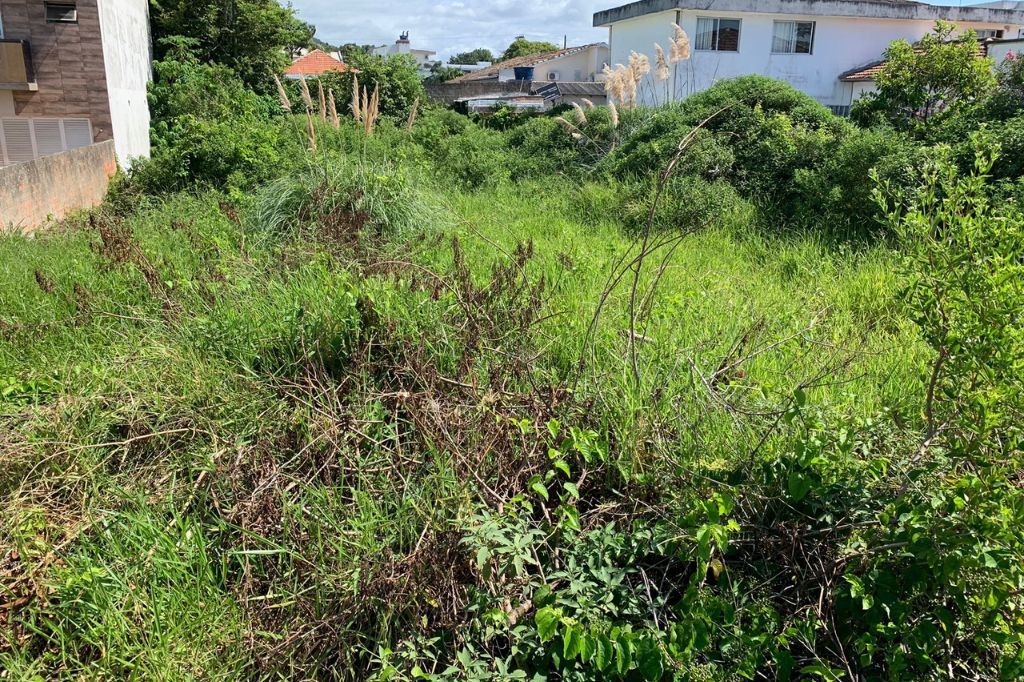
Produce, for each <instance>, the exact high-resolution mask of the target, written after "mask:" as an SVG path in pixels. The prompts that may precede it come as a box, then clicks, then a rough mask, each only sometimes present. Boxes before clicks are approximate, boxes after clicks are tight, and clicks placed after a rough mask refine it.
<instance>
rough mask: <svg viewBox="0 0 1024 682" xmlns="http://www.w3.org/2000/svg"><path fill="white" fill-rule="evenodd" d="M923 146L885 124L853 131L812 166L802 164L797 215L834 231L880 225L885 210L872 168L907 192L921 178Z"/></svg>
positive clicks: (855, 232)
mask: <svg viewBox="0 0 1024 682" xmlns="http://www.w3.org/2000/svg"><path fill="white" fill-rule="evenodd" d="M923 156H924V149H923V148H922V147H920V146H918V145H917V144H915V143H914V142H913V141H912V140H911V139H910V138H909V137H907V136H906V135H904V134H901V133H897V132H895V131H892V130H888V129H885V128H880V129H872V130H861V129H856V130H854V131H851V133H850V134H849V135H847V136H846V137H845V138H843V139H842V140H840V141H839V142H838V144H836V145H834V146H833V147H832V149H831V150H830V153H829V154H827V155H826V156H825V158H824V159H822V161H821V163H819V164H818V165H817V166H816V167H814V168H808V169H798V170H797V173H796V176H795V178H794V180H795V185H796V188H797V191H798V192H799V206H798V208H797V215H798V216H799V218H800V219H801V221H802V222H804V223H806V224H823V225H827V226H828V228H829V229H830V230H831V231H832V232H833V233H835V234H836V235H839V236H843V237H853V236H863V235H864V234H865V233H870V232H871V231H874V230H879V229H881V227H882V226H881V223H880V220H881V218H882V214H881V212H880V210H879V208H878V205H877V203H876V202H875V200H874V198H873V196H872V189H873V187H874V183H872V182H870V181H865V178H870V177H871V173H872V171H874V172H875V173H877V175H878V177H879V178H880V179H881V180H883V181H886V182H889V183H891V184H892V185H893V186H894V187H897V188H900V189H902V190H905V191H908V190H910V189H912V187H913V186H914V185H916V183H917V181H918V179H919V168H920V164H921V161H922V157H923Z"/></svg>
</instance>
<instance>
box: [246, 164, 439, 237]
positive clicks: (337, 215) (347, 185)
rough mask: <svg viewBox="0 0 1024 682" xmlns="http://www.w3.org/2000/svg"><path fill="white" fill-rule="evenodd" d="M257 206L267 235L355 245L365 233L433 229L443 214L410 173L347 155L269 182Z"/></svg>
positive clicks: (257, 217) (257, 198)
mask: <svg viewBox="0 0 1024 682" xmlns="http://www.w3.org/2000/svg"><path fill="white" fill-rule="evenodd" d="M253 204H254V205H253V214H254V218H255V220H256V223H257V224H258V225H259V226H260V228H261V229H263V230H268V231H270V232H272V233H275V234H277V235H278V236H284V235H291V236H293V237H294V236H297V235H300V234H307V235H309V234H312V235H314V236H315V237H316V238H319V239H328V240H330V239H334V240H340V241H351V240H355V239H357V238H358V237H359V236H360V235H361V233H363V232H364V231H366V234H367V235H370V234H373V235H383V234H388V235H391V236H396V235H398V234H400V233H402V232H407V231H409V230H412V229H414V228H423V227H426V226H429V225H431V224H432V223H433V222H434V221H436V217H437V214H438V211H437V209H436V208H435V207H434V206H433V205H432V204H431V203H430V201H429V200H428V199H427V198H426V196H425V193H424V192H423V191H422V190H420V189H418V188H417V187H416V185H415V183H414V182H413V181H412V180H411V179H410V178H409V177H408V174H407V173H405V172H404V171H401V170H398V169H397V168H395V167H394V166H391V165H387V164H383V163H382V164H370V163H355V162H353V161H352V160H351V159H349V158H347V157H345V156H338V157H331V158H328V159H325V160H323V161H318V162H315V163H311V164H310V165H309V166H307V167H306V168H302V169H300V170H298V171H296V172H294V173H293V174H292V175H288V176H284V177H281V178H278V179H277V180H275V181H273V182H270V183H268V184H267V185H266V186H265V187H263V188H261V189H260V191H259V192H258V193H257V194H256V196H255V199H254V202H253Z"/></svg>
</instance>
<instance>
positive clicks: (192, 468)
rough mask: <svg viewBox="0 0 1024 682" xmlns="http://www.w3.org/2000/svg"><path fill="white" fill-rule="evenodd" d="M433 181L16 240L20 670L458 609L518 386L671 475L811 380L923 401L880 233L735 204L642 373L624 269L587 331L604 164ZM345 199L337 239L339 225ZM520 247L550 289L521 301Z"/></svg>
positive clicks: (381, 644) (360, 655)
mask: <svg viewBox="0 0 1024 682" xmlns="http://www.w3.org/2000/svg"><path fill="white" fill-rule="evenodd" d="M420 182H421V181H419V180H414V179H410V178H409V177H407V176H405V175H403V174H402V173H400V172H398V171H395V170H394V169H390V170H389V169H387V168H383V167H370V166H359V165H352V164H351V162H341V165H334V166H328V167H326V168H320V167H314V168H311V169H310V170H309V172H308V173H307V174H305V175H302V176H300V177H298V178H297V179H296V178H292V179H287V180H281V181H279V182H277V183H272V184H270V185H269V186H268V187H267V188H265V189H264V190H263V191H262V192H261V193H260V194H259V196H258V197H256V199H255V200H254V201H253V203H252V205H251V206H243V207H240V209H239V208H238V207H230V206H226V205H221V204H220V203H219V200H218V198H217V197H216V196H213V195H200V196H184V195H182V196H173V197H170V198H168V199H167V200H166V201H164V202H163V203H159V204H156V205H154V206H152V207H149V208H144V209H142V210H139V211H138V212H137V213H135V214H133V215H131V216H130V217H128V218H127V219H123V220H122V219H121V218H118V217H116V216H111V215H105V214H103V213H101V214H99V215H98V217H97V218H96V220H95V221H94V222H93V223H92V224H90V222H89V221H88V220H82V221H69V222H68V223H66V224H65V225H63V226H62V227H61V228H60V229H58V230H56V231H53V232H50V233H44V234H40V235H37V236H36V237H35V238H33V239H27V238H23V237H16V236H2V237H0V396H2V397H0V517H2V518H3V519H4V521H3V523H0V604H14V606H12V607H11V608H10V609H7V610H5V611H0V669H3V670H5V671H6V679H26V680H28V679H37V678H43V679H68V680H72V679H83V678H84V679H104V678H106V679H235V678H239V677H246V678H256V679H278V678H288V679H294V678H311V677H318V678H325V679H333V678H337V679H360V678H365V677H369V676H371V675H373V674H375V673H377V672H379V670H380V669H379V664H380V663H379V661H380V658H381V649H382V648H386V647H388V646H389V645H390V644H393V643H397V642H399V641H400V640H402V639H404V638H407V637H409V636H410V633H423V632H430V631H431V630H432V629H433V628H435V627H439V628H440V627H441V626H442V625H443V624H444V623H447V622H449V621H450V620H451V619H452V618H455V617H457V616H458V615H459V614H458V613H457V611H458V609H462V608H465V607H466V602H464V601H460V600H462V599H463V598H465V597H466V595H465V594H463V593H462V592H461V591H462V590H465V589H467V588H466V587H465V586H464V585H463V584H461V583H459V582H458V576H457V574H458V571H460V570H462V569H461V568H460V566H461V565H462V564H461V563H460V562H461V561H462V559H461V558H460V557H461V554H460V551H461V550H459V549H458V548H459V546H460V545H459V541H458V534H459V532H460V530H461V529H463V528H464V527H465V523H466V519H467V518H469V517H470V516H471V515H472V514H473V513H474V511H475V510H476V509H477V507H478V506H479V504H480V502H481V499H486V498H487V495H488V493H486V492H484V491H483V489H482V488H481V485H482V484H486V485H489V486H499V485H508V486H510V487H511V486H513V485H524V484H525V480H526V478H527V477H528V476H527V475H528V474H529V473H530V472H531V471H532V470H533V469H532V468H533V467H536V466H537V465H536V461H537V460H536V459H533V458H535V457H539V458H540V459H541V460H542V461H543V460H545V459H546V454H545V453H544V452H541V451H537V450H536V447H535V446H534V445H533V444H531V443H530V442H528V441H530V440H531V438H532V436H530V437H528V436H527V435H526V434H528V433H532V431H531V430H528V429H525V427H524V430H523V431H522V432H521V433H520V432H519V431H517V430H516V429H518V428H519V427H516V428H515V429H514V428H513V427H512V426H511V425H510V422H511V420H512V417H517V418H521V419H525V420H526V421H527V422H530V420H531V419H533V418H534V414H535V413H534V412H533V409H534V408H533V407H532V406H531V405H530V403H529V402H528V401H527V400H526V399H525V398H523V397H522V396H531V395H533V396H541V395H547V394H546V393H545V391H552V392H557V391H561V390H565V391H566V392H567V393H566V396H565V397H564V398H562V399H560V400H563V401H565V402H571V403H572V405H573V407H572V409H571V411H570V412H569V414H567V415H562V416H563V418H567V417H568V418H572V419H575V420H577V421H578V423H579V425H580V426H585V427H586V428H589V429H593V430H594V431H596V432H597V433H600V434H601V435H602V439H603V441H604V442H607V443H609V444H610V448H611V449H612V450H613V452H612V453H611V454H612V456H613V458H614V459H615V460H616V462H617V464H618V466H619V468H620V469H621V470H623V471H625V472H628V473H629V475H630V476H633V477H635V478H636V480H638V481H641V482H644V483H645V484H647V485H650V486H651V487H652V488H655V489H656V488H659V487H671V486H672V485H673V481H674V480H676V478H675V477H676V476H678V475H681V474H684V473H686V472H688V471H690V472H713V471H716V470H722V469H727V468H729V467H730V466H732V465H733V464H734V463H735V462H736V461H737V460H738V459H740V458H743V457H748V456H749V455H750V451H751V448H752V443H755V442H756V439H757V436H758V434H759V433H761V431H762V430H763V428H764V427H765V425H766V424H767V423H769V422H770V421H771V419H772V417H771V416H769V415H768V413H769V412H770V410H771V409H773V408H774V407H776V406H777V405H778V404H780V403H782V402H785V400H786V399H787V397H788V396H790V395H792V393H793V392H794V390H795V389H796V388H797V387H798V386H801V385H806V386H807V388H808V393H809V394H810V396H811V398H810V399H811V400H812V401H813V402H814V403H815V404H817V405H821V406H823V407H827V408H828V409H829V410H834V411H836V412H839V413H841V414H844V415H848V416H851V417H864V416H868V415H872V414H876V413H878V412H880V411H882V410H885V409H889V410H893V411H902V412H913V411H914V410H916V409H917V408H918V406H919V395H918V391H917V390H916V388H915V387H916V382H917V381H918V373H919V370H920V367H921V366H922V357H923V356H922V353H923V351H922V349H921V346H920V344H919V342H918V340H917V337H916V335H915V333H914V332H913V331H912V330H911V329H910V327H909V325H908V324H907V323H906V321H904V320H903V319H902V318H901V317H900V315H899V313H898V307H897V303H896V300H895V295H896V290H897V281H896V279H895V275H894V274H893V272H894V265H895V258H896V256H895V255H894V254H893V253H892V252H890V251H889V250H888V249H887V248H886V247H884V246H879V247H876V248H870V249H864V250H860V251H853V250H843V249H838V248H836V247H835V246H834V245H831V244H826V243H822V242H821V241H819V240H817V239H815V238H814V237H809V236H808V237H802V236H788V237H785V238H781V237H780V238H771V237H765V236H763V234H761V233H758V232H756V231H753V230H751V229H749V224H748V219H749V218H750V216H745V215H743V214H742V213H735V214H732V213H731V214H730V218H729V219H728V220H722V221H718V222H717V223H716V224H713V225H710V226H709V227H708V228H707V229H706V230H704V231H701V232H699V233H697V234H694V235H692V236H690V237H688V238H686V239H685V240H684V241H682V242H681V243H680V245H679V246H678V248H677V249H676V250H675V251H674V253H673V254H672V256H671V258H670V259H669V261H668V267H667V270H666V272H665V275H664V278H663V281H662V283H661V285H660V287H659V294H658V296H657V297H656V299H655V304H654V306H653V315H652V317H651V322H650V325H649V326H648V327H647V328H646V330H645V332H644V340H643V342H642V343H641V345H640V358H641V361H642V363H643V371H642V373H641V377H642V379H641V381H640V382H637V381H636V380H635V378H634V376H633V374H632V372H631V370H630V366H629V363H628V362H627V358H626V357H625V356H624V354H623V348H624V335H625V334H626V333H628V319H627V314H626V307H627V300H626V298H627V296H626V291H625V290H624V289H623V288H618V289H616V290H614V291H612V292H611V294H610V296H609V299H608V305H607V306H606V308H605V309H604V311H603V312H602V314H601V315H600V317H599V320H598V324H597V327H596V333H595V335H594V338H593V343H592V344H591V345H587V344H586V343H585V341H586V338H587V329H588V326H589V325H590V323H591V320H592V317H593V315H594V312H595V305H596V303H597V301H598V300H599V298H600V296H601V294H602V291H603V288H604V286H605V283H606V280H607V274H608V271H609V268H610V267H611V265H612V263H613V262H614V261H615V259H616V258H617V256H618V255H619V254H620V253H621V252H622V250H623V249H625V248H626V247H627V246H628V244H629V241H630V239H631V237H630V236H629V233H628V232H626V231H624V230H623V226H622V225H621V223H619V222H618V220H617V219H616V218H615V216H614V215H610V214H609V213H607V212H605V211H602V210H601V209H600V201H599V199H600V195H601V193H602V191H603V190H602V189H601V188H599V187H596V186H592V187H584V188H574V187H569V186H564V187H560V186H557V185H552V184H551V183H546V184H529V183H525V184H519V185H507V184H505V185H498V186H497V187H494V188H490V189H482V190H480V191H476V192H473V193H464V192H461V191H447V192H445V193H444V203H445V204H447V206H446V207H445V208H439V206H440V204H441V202H440V201H438V200H437V199H436V194H435V193H434V191H433V190H431V191H430V192H428V191H426V190H425V189H424V188H423V187H421V186H420V185H419V183H420ZM595 197H596V198H597V199H598V201H597V203H595ZM331 216H334V217H335V218H337V219H338V220H337V222H335V223H332V224H331V225H327V223H329V222H330V221H329V220H328V218H329V217H331ZM342 218H344V219H342ZM355 218H358V221H356V222H358V223H359V224H358V227H359V228H365V229H362V230H361V231H354V232H351V233H347V234H346V239H341V240H338V239H334V238H331V233H330V232H329V231H328V230H327V229H326V228H325V226H327V227H332V226H333V227H334V228H338V229H345V230H349V229H350V228H351V227H352V226H353V225H354V222H353V220H354V219H355ZM339 226H340V227H339ZM104 234H106V236H105V237H104ZM352 242H356V243H359V244H361V246H359V247H357V248H353V246H352ZM455 242H457V245H458V247H457V248H455V247H454V246H453V244H454V243H455ZM525 243H532V249H531V250H530V255H529V257H525V256H517V248H518V247H520V246H521V245H523V244H525ZM368 244H369V245H370V246H367V245H368ZM458 253H461V254H462V255H461V257H458V256H457V255H456V254H458ZM520 253H523V252H522V251H521V252H520ZM460 268H464V271H460ZM503 268H504V270H502V269H503ZM520 268H521V269H524V270H525V273H522V275H523V276H524V277H525V281H526V282H528V283H530V286H531V287H534V286H535V285H536V283H538V282H540V281H541V280H543V282H544V285H543V287H539V288H536V289H530V290H529V291H523V292H518V293H517V292H516V291H515V287H514V284H509V282H513V283H514V282H517V281H518V278H519V277H520V273H519V269H520ZM496 273H497V274H496ZM499 275H500V276H499ZM648 276H649V275H648ZM531 291H538V292H541V293H538V294H537V296H540V297H542V307H541V308H540V310H539V312H538V313H537V314H536V316H535V317H532V316H529V315H526V314H525V312H524V309H525V308H528V307H529V306H530V305H531V304H530V303H529V302H530V300H531V296H532V295H533V294H532V293H531ZM510 292H511V293H510ZM470 298H472V299H473V300H472V301H469V300H468V299H470ZM470 303H472V304H473V305H477V306H479V310H481V311H483V312H482V313H480V314H479V315H480V317H479V319H476V321H475V322H474V324H478V325H479V327H480V328H479V329H477V330H475V331H474V329H470V328H468V326H467V325H468V323H467V319H469V318H467V313H466V306H467V305H469V304H470ZM502 306H504V307H502ZM474 314H476V313H474ZM519 314H523V315H524V319H525V320H526V322H525V323H524V324H525V325H526V326H525V327H520V326H518V324H519V322H518V318H517V315H519ZM488 315H490V317H491V318H493V319H487V320H485V319H484V318H485V317H487V316H488ZM581 358H583V359H584V362H583V365H582V367H583V368H582V370H581V369H580V368H581V364H580V359H581ZM744 358H746V359H745V360H744V361H743V362H739V361H740V360H741V359H744ZM731 362H738V364H737V371H731V372H729V373H727V376H725V377H724V378H723V379H722V382H721V383H720V384H719V386H718V390H717V391H716V393H715V394H714V395H718V396H720V397H721V398H724V399H727V400H728V401H729V402H730V404H734V405H737V406H740V407H741V408H742V410H743V412H742V413H738V412H735V411H730V410H728V409H721V405H717V404H716V403H715V402H714V401H715V400H716V399H721V398H715V397H714V395H712V394H711V393H709V392H708V391H706V390H703V389H702V388H701V386H700V381H701V377H702V376H703V377H707V376H710V375H711V374H713V373H714V372H715V371H716V369H719V368H721V367H722V366H723V363H725V364H729V363H731ZM495 377H498V378H499V379H500V382H499V383H494V384H492V385H493V389H492V390H491V392H490V393H487V394H486V395H485V396H484V397H483V398H482V399H477V400H476V402H472V401H471V400H470V396H476V394H475V393H474V392H473V391H472V387H485V386H488V385H489V384H488V382H489V381H493V380H494V378H495ZM505 393H507V395H504V394H505ZM512 396H516V397H512ZM761 412H764V413H765V414H763V415H762V414H760V413H761ZM494 424H498V426H497V427H495V426H493V425H494ZM446 427H447V428H448V429H450V430H451V431H454V432H455V433H454V434H448V435H450V436H451V440H447V441H445V440H439V439H441V438H443V437H444V434H445V429H446ZM530 428H531V429H533V428H538V429H540V428H542V425H541V424H532V425H531V427H530ZM492 429H497V430H494V431H492ZM495 433H500V434H503V437H505V436H507V437H508V438H509V439H510V441H513V442H514V443H515V444H514V445H513V446H510V447H512V448H513V449H512V450H510V452H512V453H515V454H514V456H513V455H509V456H508V459H507V460H506V459H503V457H505V455H503V454H502V452H503V451H502V448H503V447H505V446H504V445H502V446H500V447H499V445H498V444H497V443H494V444H493V447H491V448H490V449H489V448H488V447H487V445H488V443H487V442H484V441H483V440H482V439H485V438H487V437H490V436H491V435H493V434H495ZM517 433H519V434H520V435H516V434H517ZM509 434H511V435H509ZM460 444H461V445H462V446H464V449H462V450H460V449H459V448H458V446H459V445H460ZM767 447H772V445H771V442H769V444H768V445H767ZM477 456H479V458H480V459H478V460H473V459H472V457H477ZM513 461H514V462H516V466H522V467H523V470H522V472H520V471H519V470H518V469H515V468H514V467H512V465H511V464H510V462H513ZM510 467H512V468H510ZM523 472H525V473H523ZM483 478H487V479H488V480H486V481H485V480H483ZM673 494H675V493H673ZM680 494H682V493H680ZM439 586H441V587H439ZM442 587H443V589H442ZM453 595H454V596H453ZM453 610H454V611H456V613H453ZM442 629H443V628H442Z"/></svg>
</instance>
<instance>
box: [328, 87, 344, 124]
mask: <svg viewBox="0 0 1024 682" xmlns="http://www.w3.org/2000/svg"><path fill="white" fill-rule="evenodd" d="M327 106H328V107H329V108H330V112H331V125H333V126H334V127H335V128H340V127H341V120H340V119H339V118H338V106H337V104H336V103H335V101H334V90H333V89H331V90H329V91H328V93H327Z"/></svg>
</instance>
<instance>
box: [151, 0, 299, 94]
mask: <svg viewBox="0 0 1024 682" xmlns="http://www.w3.org/2000/svg"><path fill="white" fill-rule="evenodd" d="M151 5H152V12H151V25H152V32H153V45H154V47H155V51H156V57H157V59H158V60H160V59H164V58H165V57H166V56H167V54H168V53H169V52H170V51H171V50H172V49H175V48H174V46H173V45H172V43H171V42H168V39H171V38H174V37H181V38H187V39H189V40H190V41H191V42H190V45H191V47H192V49H193V54H194V56H195V57H196V59H197V60H198V61H200V62H204V63H217V64H221V65H223V66H227V67H228V68H230V69H231V70H232V71H234V72H235V74H237V75H238V77H239V78H241V79H242V81H243V82H244V83H245V84H246V85H248V86H249V87H252V88H254V89H256V90H258V91H263V92H266V91H269V90H270V89H271V88H272V87H273V84H272V81H271V79H272V77H273V76H274V75H275V74H278V73H280V72H281V71H282V70H283V69H284V68H285V66H287V64H288V55H290V54H294V52H295V51H296V50H298V49H300V48H304V47H308V46H309V45H310V43H311V41H312V39H313V34H314V33H315V31H316V29H314V28H313V26H311V25H310V24H307V23H306V22H304V21H302V20H300V19H299V18H298V17H297V16H296V14H295V11H294V10H293V9H292V8H291V6H288V7H283V6H281V5H280V4H279V3H278V2H277V0H151ZM177 45H178V46H180V45H181V43H180V41H179V42H178V43H177Z"/></svg>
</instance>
